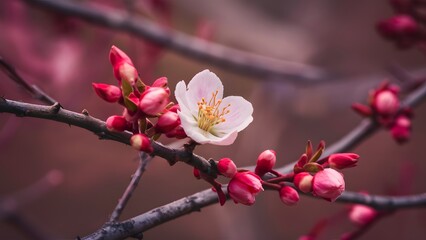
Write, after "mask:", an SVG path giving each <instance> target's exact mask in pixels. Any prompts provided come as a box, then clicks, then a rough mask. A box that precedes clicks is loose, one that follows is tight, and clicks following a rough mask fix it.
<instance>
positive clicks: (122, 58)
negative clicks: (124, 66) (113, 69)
mask: <svg viewBox="0 0 426 240" xmlns="http://www.w3.org/2000/svg"><path fill="white" fill-rule="evenodd" d="M109 61H110V62H111V65H113V66H115V65H118V64H121V63H123V62H126V63H129V64H131V65H133V63H132V60H131V59H130V58H129V56H127V54H126V53H124V52H123V51H122V50H121V49H119V48H118V47H116V46H114V45H113V46H112V47H111V50H110V51H109Z"/></svg>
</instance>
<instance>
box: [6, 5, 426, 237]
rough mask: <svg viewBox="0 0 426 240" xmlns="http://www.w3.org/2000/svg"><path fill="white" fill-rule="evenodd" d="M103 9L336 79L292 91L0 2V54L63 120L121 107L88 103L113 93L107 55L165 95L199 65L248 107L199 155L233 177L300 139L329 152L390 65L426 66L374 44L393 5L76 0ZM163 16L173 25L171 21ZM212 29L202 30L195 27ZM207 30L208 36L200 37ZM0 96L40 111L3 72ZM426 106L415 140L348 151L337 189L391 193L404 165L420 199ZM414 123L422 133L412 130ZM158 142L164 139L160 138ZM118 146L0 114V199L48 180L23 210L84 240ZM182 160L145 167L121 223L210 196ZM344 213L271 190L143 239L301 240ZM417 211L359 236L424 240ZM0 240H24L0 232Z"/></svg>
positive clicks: (122, 171)
mask: <svg viewBox="0 0 426 240" xmlns="http://www.w3.org/2000/svg"><path fill="white" fill-rule="evenodd" d="M78 2H92V3H93V2H96V3H98V4H108V5H109V6H110V7H114V8H120V9H123V10H125V11H126V10H127V11H130V12H132V13H133V14H140V15H142V16H145V17H149V18H150V19H152V20H154V21H157V22H159V23H161V24H162V25H164V26H165V27H172V28H174V29H177V30H180V31H183V32H186V33H188V34H196V33H197V32H198V34H200V32H203V31H204V33H203V34H202V36H205V37H207V38H208V39H211V40H212V41H214V42H217V43H220V44H223V45H226V46H230V47H234V48H237V49H241V50H246V51H249V52H254V53H258V54H262V55H266V56H271V57H276V58H280V59H286V60H291V61H296V62H302V63H307V64H311V65H314V66H318V67H321V68H324V69H325V70H326V71H329V72H331V73H336V74H339V76H341V77H339V79H337V80H336V81H331V82H325V83H324V84H318V85H303V86H302V85H295V84H290V83H287V82H286V81H285V79H282V81H274V82H270V81H265V80H267V79H261V78H258V77H256V78H254V77H248V76H247V75H244V74H240V73H236V72H231V71H225V70H222V69H221V68H218V67H215V66H214V65H212V64H209V63H206V62H200V61H194V60H192V59H191V58H189V57H186V56H182V55H179V54H176V53H174V52H171V51H169V50H167V49H161V48H158V47H155V46H153V45H151V44H147V43H146V42H144V41H143V40H140V39H138V38H136V37H134V36H131V35H128V34H124V33H117V32H114V31H111V30H109V29H105V28H101V27H98V26H95V25H91V24H87V23H85V22H82V21H79V20H78V19H65V18H64V17H63V16H61V14H53V13H52V12H47V11H43V10H41V9H35V8H33V7H30V6H29V5H26V4H25V3H24V2H23V1H13V0H6V1H2V2H1V3H0V29H1V37H0V55H1V56H3V57H4V58H5V59H6V60H7V61H9V62H10V63H12V64H13V65H14V66H15V67H16V68H17V69H18V71H19V73H20V74H22V76H24V77H25V79H27V80H28V81H29V82H31V83H34V84H36V85H38V86H39V87H41V88H42V89H44V90H45V91H46V92H47V93H49V94H50V95H51V96H53V97H54V98H56V99H57V100H58V101H59V102H60V103H61V105H62V106H64V107H65V108H67V109H70V110H73V111H77V112H81V111H82V110H83V109H86V110H87V111H88V112H89V113H90V114H91V115H92V116H94V117H97V118H100V119H103V120H105V119H106V118H107V117H108V116H110V115H113V114H120V113H121V108H120V107H119V106H118V105H114V104H108V103H106V102H103V101H102V100H101V99H99V98H98V97H97V96H96V94H94V92H93V90H92V87H91V83H92V82H104V83H109V84H115V81H116V80H115V79H114V77H113V75H112V68H111V66H110V63H109V61H108V52H109V49H110V47H111V45H117V46H118V47H120V48H121V49H123V50H124V51H125V52H127V53H128V55H129V56H130V57H131V58H132V60H133V61H134V63H135V65H136V67H137V69H138V71H139V72H140V73H141V76H142V78H143V80H144V81H145V82H146V83H152V81H153V80H154V79H155V78H157V77H161V76H166V77H168V79H169V84H170V87H171V89H172V91H173V90H174V86H175V84H176V83H177V82H178V81H180V80H186V81H189V80H190V79H191V78H192V76H193V75H194V74H196V73H197V72H199V71H201V70H203V69H206V68H209V69H210V70H212V71H214V72H215V73H216V74H217V75H218V76H219V77H220V78H221V79H222V81H223V83H224V85H225V95H241V96H243V97H244V98H246V99H248V100H249V101H251V102H252V104H253V107H254V122H253V123H252V124H251V125H250V126H249V127H248V128H247V129H246V130H244V131H243V132H241V134H240V135H239V137H238V138H237V141H236V143H235V144H233V145H231V146H226V147H219V146H200V147H198V148H197V149H196V153H197V154H199V155H202V156H204V157H206V158H210V157H211V158H214V159H218V158H222V157H230V158H232V159H233V160H234V161H235V162H236V163H237V165H238V166H240V167H242V166H247V165H253V164H254V163H255V161H256V158H257V156H258V154H259V153H260V152H262V151H263V150H265V149H275V150H276V152H277V156H278V161H277V164H278V165H285V164H287V163H290V162H292V161H295V160H296V159H297V158H298V157H299V155H300V154H301V153H302V152H303V150H304V146H305V144H306V141H307V140H312V141H313V143H314V144H317V143H318V142H319V141H320V140H321V139H324V140H325V141H326V142H327V143H328V144H332V143H333V142H334V141H336V140H338V139H339V138H340V137H342V136H344V135H345V134H346V133H347V132H349V131H350V130H351V129H352V128H353V127H355V126H356V125H357V124H358V122H359V121H360V120H361V118H360V117H359V116H358V115H357V114H355V113H354V112H353V111H352V110H351V109H350V104H351V103H352V102H365V99H366V97H367V93H368V90H369V89H370V88H372V87H374V86H375V85H376V84H378V83H379V82H380V81H382V80H383V79H385V78H389V79H391V80H392V77H391V75H390V74H389V73H388V72H387V71H386V68H387V67H388V66H390V65H391V64H394V63H398V64H400V65H401V66H402V67H404V68H406V69H408V70H416V69H420V68H424V64H425V61H424V60H425V56H424V55H422V54H421V53H419V52H417V51H416V50H406V51H400V50H397V49H395V47H394V46H393V44H392V43H390V42H387V41H385V40H383V39H381V38H380V37H379V36H378V34H376V32H375V30H374V25H375V23H376V22H377V21H378V20H380V19H383V18H387V17H389V16H390V15H391V14H392V13H391V8H390V6H389V5H388V2H387V1H385V0H380V1H364V2H363V1H350V2H347V1H344V2H343V1H277V0H275V1H274V0H267V1H255V0H233V1H229V0H217V1H208V0H198V1H194V0H180V1H169V3H168V5H167V6H169V7H170V9H163V10H158V9H155V8H154V9H152V8H149V6H151V7H152V6H153V5H150V4H152V2H158V1H78ZM169 14H170V15H169ZM203 23H204V24H205V23H208V25H207V27H211V28H207V29H205V28H204V29H201V30H200V29H199V26H200V24H203ZM205 26H206V25H204V27H205ZM0 96H3V97H5V98H9V99H14V100H22V101H27V102H34V103H38V102H37V101H36V100H34V99H32V98H30V97H29V96H28V94H27V93H25V92H24V91H23V90H22V89H20V88H19V87H17V86H16V84H15V83H13V82H12V81H10V79H8V77H7V76H6V75H5V74H3V73H0ZM425 121H426V104H422V105H420V107H418V108H416V110H415V118H414V120H413V126H414V128H413V134H412V140H411V141H410V142H409V143H408V144H405V145H403V146H399V145H397V144H396V143H395V142H394V141H393V140H392V139H391V138H390V136H389V133H388V132H386V131H379V132H378V134H375V135H374V136H373V137H371V138H369V139H368V140H367V141H365V142H363V143H362V144H361V145H360V146H358V147H357V148H355V149H353V152H355V153H358V154H359V155H361V160H360V163H359V166H358V167H356V168H353V169H349V170H345V171H344V174H345V180H346V184H347V189H348V190H351V191H361V190H365V191H368V192H370V193H372V194H385V193H387V192H388V191H389V189H392V188H394V187H395V186H399V185H398V184H399V175H400V172H401V167H402V166H411V168H412V174H410V177H412V184H411V186H409V187H408V186H404V188H407V189H404V192H406V193H407V194H408V193H413V194H414V193H422V192H424V191H425V189H426V181H425V177H424V176H425V174H426V161H425V159H426V152H425V151H423V149H422V148H423V146H424V143H425V142H426V134H425V131H426V126H425V124H424V122H425ZM422 123H423V124H422ZM162 140H164V142H168V140H166V139H162ZM136 157H137V154H136V152H135V151H134V150H133V149H131V148H130V147H128V146H125V145H123V144H120V143H116V142H112V141H103V140H102V141H101V140H98V139H97V137H96V136H95V135H94V134H92V133H90V132H88V131H86V130H82V129H79V128H77V127H73V126H71V127H70V126H68V125H66V124H61V123H57V122H52V121H46V120H40V119H31V118H17V117H15V116H13V115H10V114H0V197H1V196H7V195H8V194H12V193H14V192H16V191H18V190H20V189H23V188H25V187H26V186H28V185H31V183H33V182H35V181H37V180H38V179H40V178H42V177H43V176H44V175H45V174H46V173H47V172H49V170H51V169H58V170H60V171H62V172H63V174H64V182H63V184H62V185H60V186H59V187H57V188H55V189H53V190H51V191H50V192H48V193H47V194H45V195H44V196H42V197H40V198H39V199H37V200H35V201H33V202H31V203H29V204H27V205H25V206H24V207H23V208H21V209H19V212H20V213H21V214H22V215H23V216H24V217H25V218H27V219H28V220H29V221H30V222H32V223H33V224H34V225H35V226H36V227H37V228H38V229H40V230H41V231H42V232H44V233H46V234H47V235H49V236H51V237H52V238H54V239H72V238H75V237H76V236H84V235H87V234H89V233H91V232H93V231H95V230H97V229H98V228H99V227H101V226H102V225H103V224H104V223H105V222H106V221H107V220H108V218H109V214H111V212H112V210H113V208H114V206H115V204H116V201H117V199H118V198H119V197H120V196H121V194H122V192H123V191H124V189H125V188H126V186H127V184H128V182H129V180H130V176H131V174H132V173H133V172H134V170H135V169H136V167H137V165H138V162H137V160H136ZM208 187H209V186H208V185H207V183H205V182H203V181H197V180H195V179H194V177H193V176H192V168H190V167H188V166H187V165H185V164H183V163H179V164H176V165H175V166H173V167H170V166H168V164H167V162H166V161H164V160H163V159H160V158H155V159H154V160H153V161H152V162H151V164H150V165H149V167H148V170H147V171H146V173H145V174H144V176H143V177H142V179H141V182H140V185H139V187H138V188H137V190H136V192H135V193H134V196H133V197H132V199H131V200H130V203H129V205H128V207H127V208H126V209H125V211H124V214H123V215H122V217H121V219H122V220H124V219H127V218H130V217H132V216H136V215H138V214H141V213H143V212H145V211H147V210H150V209H152V208H155V207H158V206H161V205H163V204H166V203H169V202H171V201H174V200H177V199H179V198H181V197H184V196H187V195H190V194H193V193H195V192H197V191H200V190H203V189H206V188H208ZM345 208H346V206H345V205H343V204H339V203H334V204H330V203H328V202H326V201H322V200H319V199H313V198H310V197H305V196H302V197H301V201H300V202H299V204H298V205H297V206H295V207H288V206H285V205H283V204H282V203H281V202H280V200H279V198H278V194H277V193H276V192H270V191H267V192H265V193H263V194H261V195H259V196H258V197H257V202H256V204H255V205H254V206H252V207H246V206H243V205H235V204H234V203H233V202H231V201H229V202H227V203H226V204H225V206H223V207H221V206H219V205H213V206H210V207H207V208H205V209H202V211H201V213H198V212H196V213H192V214H190V215H188V216H184V217H181V218H179V219H177V220H174V221H172V222H169V223H166V224H163V225H161V226H158V227H156V228H154V229H151V230H149V231H147V232H146V233H144V239H167V238H175V239H189V238H190V239H245V240H251V239H297V238H298V237H299V236H301V235H303V234H306V233H307V232H308V231H309V230H310V229H311V227H313V226H314V224H315V223H316V222H317V221H319V220H320V219H322V218H324V217H327V216H331V215H335V214H338V213H339V212H342V211H344V209H345ZM334 224H335V225H334V226H330V228H328V229H327V231H326V233H325V235H324V239H333V238H334V239H335V238H337V237H338V236H340V234H342V233H343V232H344V231H346V230H349V229H351V226H350V224H349V223H348V221H347V220H345V219H344V218H342V220H340V221H337V222H336V223H334ZM424 226H426V210H425V209H408V210H401V211H399V212H397V213H395V214H394V215H392V216H390V217H388V218H385V219H383V220H382V221H380V222H379V223H378V224H377V225H375V227H373V228H372V229H371V230H369V231H368V232H367V233H366V234H365V235H364V236H363V237H362V238H361V239H377V238H382V239H420V238H422V236H424V235H425V234H426V229H425V227H424ZM0 238H1V239H26V238H25V236H24V235H22V233H20V232H19V231H17V230H16V229H15V228H13V227H12V226H10V225H9V224H7V223H5V222H0Z"/></svg>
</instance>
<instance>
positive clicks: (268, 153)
mask: <svg viewBox="0 0 426 240" xmlns="http://www.w3.org/2000/svg"><path fill="white" fill-rule="evenodd" d="M276 161H277V157H276V154H275V151H274V150H265V151H263V152H262V153H261V154H260V155H259V157H258V158H257V163H256V169H255V170H254V172H255V173H256V174H257V175H259V176H263V175H264V174H265V173H267V172H269V171H271V170H272V168H273V167H274V166H275V162H276Z"/></svg>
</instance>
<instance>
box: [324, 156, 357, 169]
mask: <svg viewBox="0 0 426 240" xmlns="http://www.w3.org/2000/svg"><path fill="white" fill-rule="evenodd" d="M358 159H359V155H358V154H355V153H336V154H331V155H330V156H329V157H328V164H329V165H330V167H331V168H334V169H344V168H350V167H355V166H356V164H357V163H358Z"/></svg>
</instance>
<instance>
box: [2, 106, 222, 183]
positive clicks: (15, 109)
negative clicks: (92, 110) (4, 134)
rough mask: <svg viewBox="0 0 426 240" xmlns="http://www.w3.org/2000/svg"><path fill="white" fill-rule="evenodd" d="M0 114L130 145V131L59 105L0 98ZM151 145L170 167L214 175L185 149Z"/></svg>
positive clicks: (203, 162) (158, 144)
mask: <svg viewBox="0 0 426 240" xmlns="http://www.w3.org/2000/svg"><path fill="white" fill-rule="evenodd" d="M0 112H7V113H13V114H15V115H16V116H18V117H34V118H42V119H49V120H54V121H57V122H62V123H66V124H69V125H74V126H78V127H81V128H84V129H87V130H89V131H91V132H93V133H94V134H96V135H97V136H98V137H99V138H100V139H110V140H114V141H117V142H121V143H124V144H127V145H129V144H130V137H131V136H132V134H131V133H130V132H110V131H109V130H108V129H107V128H106V124H105V122H103V121H101V120H99V119H97V118H94V117H92V116H90V115H89V113H88V112H87V111H86V110H84V111H83V113H76V112H73V111H69V110H66V109H63V108H61V106H60V105H59V104H58V103H57V104H54V105H52V106H44V105H38V104H30V103H23V102H18V101H13V100H7V99H4V98H0ZM151 144H152V147H153V149H154V151H153V153H152V155H153V156H159V157H162V158H164V159H165V160H167V162H168V163H169V164H170V165H174V164H175V163H176V162H178V161H181V162H185V163H187V164H189V165H191V166H193V167H196V168H197V169H199V170H200V171H202V172H204V173H206V174H209V175H215V174H216V170H215V168H213V167H211V164H210V163H209V161H207V160H206V159H205V158H203V157H201V156H198V155H196V154H193V153H192V152H188V151H186V150H185V149H171V148H169V147H166V146H164V145H163V144H161V143H159V142H156V141H151Z"/></svg>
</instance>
